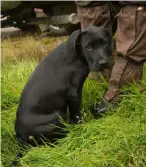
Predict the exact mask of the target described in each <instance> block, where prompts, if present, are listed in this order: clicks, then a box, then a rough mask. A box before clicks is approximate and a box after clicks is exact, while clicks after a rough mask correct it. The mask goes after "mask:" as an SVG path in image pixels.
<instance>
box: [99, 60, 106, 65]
mask: <svg viewBox="0 0 146 167" xmlns="http://www.w3.org/2000/svg"><path fill="white" fill-rule="evenodd" d="M98 64H99V65H108V63H107V61H106V60H100V61H99V63H98Z"/></svg>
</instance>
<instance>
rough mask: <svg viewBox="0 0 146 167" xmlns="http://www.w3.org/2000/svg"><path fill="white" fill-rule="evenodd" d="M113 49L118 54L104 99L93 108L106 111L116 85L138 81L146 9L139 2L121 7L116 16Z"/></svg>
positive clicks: (145, 35) (145, 39)
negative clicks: (115, 36)
mask: <svg viewBox="0 0 146 167" xmlns="http://www.w3.org/2000/svg"><path fill="white" fill-rule="evenodd" d="M116 46H117V53H118V55H119V58H118V59H117V61H116V62H115V65H114V66H113V69H112V74H111V79H110V83H109V87H108V91H107V92H106V94H105V96H104V98H103V99H104V100H103V101H102V102H100V103H99V104H98V105H95V108H94V112H95V113H101V112H106V111H108V105H107V103H108V102H115V101H116V99H117V97H118V96H117V95H118V93H119V91H120V88H121V87H123V86H125V85H127V84H128V83H133V82H137V83H138V82H140V81H141V79H142V72H143V64H144V62H145V61H146V47H145V46H146V9H144V7H140V6H126V7H123V8H122V9H121V11H120V13H119V16H118V27H117V40H116Z"/></svg>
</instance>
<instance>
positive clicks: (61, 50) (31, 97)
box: [15, 26, 112, 144]
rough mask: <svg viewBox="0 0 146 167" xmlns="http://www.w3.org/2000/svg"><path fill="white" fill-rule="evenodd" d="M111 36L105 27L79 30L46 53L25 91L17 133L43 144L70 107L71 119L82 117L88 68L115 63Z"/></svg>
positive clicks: (20, 106) (25, 139)
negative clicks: (82, 103)
mask: <svg viewBox="0 0 146 167" xmlns="http://www.w3.org/2000/svg"><path fill="white" fill-rule="evenodd" d="M111 45H112V37H111V34H110V33H109V32H108V30H107V29H105V28H103V27H95V26H90V27H89V28H87V29H84V30H83V31H82V32H80V30H77V31H75V32H73V34H72V35H71V36H70V37H69V38H68V40H67V41H66V42H64V43H62V44H60V45H59V46H58V47H57V48H56V49H54V50H53V51H52V52H51V53H50V54H49V55H48V56H47V57H45V58H44V59H43V60H42V61H41V62H40V64H39V65H38V66H37V67H36V69H35V70H34V72H33V73H32V75H31V77H30V79H29V81H28V83H27V84H26V86H25V88H24V90H23V91H22V94H21V98H20V103H19V106H18V109H17V115H16V124H15V130H16V136H17V138H18V139H20V140H22V141H24V142H26V143H29V144H33V140H32V139H35V141H36V142H37V143H38V144H40V143H41V141H42V140H41V138H42V136H43V137H44V138H46V139H48V140H50V141H51V140H53V139H54V138H56V137H58V136H59V134H58V132H60V131H61V130H60V129H59V128H57V126H59V127H60V126H61V125H62V124H61V122H60V119H62V120H65V115H66V111H67V108H68V109H69V115H70V121H71V122H72V123H75V124H76V123H78V122H79V120H81V112H80V105H81V96H82V87H83V84H84V81H85V79H86V77H87V76H88V73H89V71H90V70H91V71H101V70H103V69H105V68H108V67H110V66H112V49H111Z"/></svg>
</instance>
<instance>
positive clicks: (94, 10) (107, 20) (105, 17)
mask: <svg viewBox="0 0 146 167" xmlns="http://www.w3.org/2000/svg"><path fill="white" fill-rule="evenodd" d="M77 15H78V17H79V20H80V24H81V29H83V28H86V27H88V26H90V25H91V24H92V25H95V26H104V27H106V28H108V29H109V30H110V31H112V27H111V17H110V10H109V6H108V3H104V4H100V5H98V6H95V7H89V6H86V7H85V6H84V7H82V6H79V5H77ZM110 71H111V70H105V71H104V72H99V73H93V72H92V73H90V75H89V77H90V78H91V79H101V78H102V76H103V77H104V78H106V79H108V78H109V76H110Z"/></svg>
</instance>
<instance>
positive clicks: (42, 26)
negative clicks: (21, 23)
mask: <svg viewBox="0 0 146 167" xmlns="http://www.w3.org/2000/svg"><path fill="white" fill-rule="evenodd" d="M34 11H35V13H36V17H37V18H41V17H48V16H47V15H46V14H45V13H44V12H43V9H38V8H34ZM39 28H40V31H41V35H40V38H41V37H46V36H48V34H49V31H50V25H49V24H45V23H44V24H39Z"/></svg>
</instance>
